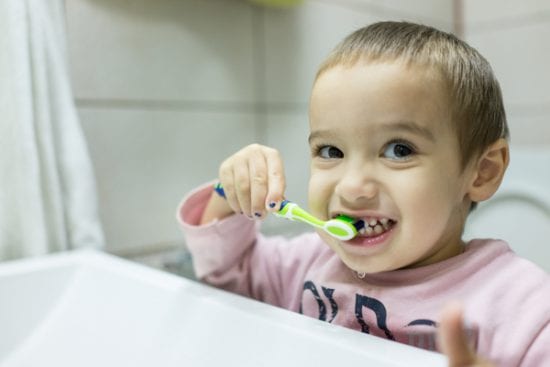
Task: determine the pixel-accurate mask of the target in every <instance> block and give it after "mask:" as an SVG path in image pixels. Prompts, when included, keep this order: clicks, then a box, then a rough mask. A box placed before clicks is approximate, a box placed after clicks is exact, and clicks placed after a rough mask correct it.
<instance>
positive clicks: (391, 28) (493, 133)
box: [316, 21, 509, 169]
mask: <svg viewBox="0 0 550 367" xmlns="http://www.w3.org/2000/svg"><path fill="white" fill-rule="evenodd" d="M394 60H395V61H402V62H405V63H406V64H409V65H419V66H428V67H434V68H435V69H436V70H438V71H439V74H440V76H441V80H442V82H443V83H445V86H446V87H447V89H448V91H449V99H450V103H451V106H450V107H451V114H452V120H453V125H454V126H453V128H454V129H455V131H456V133H457V136H458V142H459V147H460V150H461V152H460V153H461V157H460V158H461V167H462V169H464V168H465V167H466V166H467V165H468V163H469V162H470V161H471V160H472V159H474V158H476V157H477V156H479V155H480V154H482V153H483V151H484V150H485V149H486V148H487V147H489V146H490V145H491V144H492V143H494V142H495V141H497V140H498V139H499V138H505V139H508V137H509V131H508V126H507V123H506V113H505V111H504V105H503V101H502V93H501V90H500V86H499V83H498V81H497V79H496V78H495V76H494V74H493V71H492V69H491V66H490V65H489V62H487V60H486V59H485V58H484V57H483V56H482V55H481V54H480V53H479V52H477V51H476V50H475V49H474V48H473V47H471V46H469V45H468V44H466V43H465V42H463V41H461V40H460V39H458V38H457V37H456V36H454V35H452V34H450V33H446V32H443V31H440V30H438V29H435V28H433V27H429V26H425V25H421V24H414V23H409V22H390V21H388V22H378V23H374V24H371V25H369V26H367V27H364V28H361V29H359V30H357V31H355V32H353V33H352V34H350V35H349V36H347V37H346V38H345V39H344V40H343V41H342V42H340V43H339V44H338V45H337V46H336V47H335V48H334V50H333V51H332V52H331V53H330V55H329V56H328V57H327V59H326V60H325V61H324V62H323V63H322V64H321V66H320V68H319V71H318V72H317V76H316V79H317V78H318V77H319V76H320V75H321V74H323V73H324V72H325V71H326V70H328V69H330V68H332V67H335V66H345V67H346V66H347V67H351V66H354V65H356V64H357V63H358V62H360V61H363V62H377V61H381V62H384V61H394Z"/></svg>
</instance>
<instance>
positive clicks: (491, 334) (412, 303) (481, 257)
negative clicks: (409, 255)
mask: <svg viewBox="0 0 550 367" xmlns="http://www.w3.org/2000/svg"><path fill="white" fill-rule="evenodd" d="M211 193H212V189H211V186H203V187H201V188H199V189H197V190H195V191H194V192H192V193H191V194H189V196H187V197H186V198H185V199H184V201H183V203H182V204H181V206H180V208H179V212H178V216H179V220H180V223H181V225H182V227H183V231H184V234H185V237H186V241H187V246H188V247H189V250H190V251H191V253H192V255H193V260H194V266H195V272H196V275H197V277H198V278H199V279H201V280H203V281H205V282H207V283H209V284H212V285H214V286H216V287H219V288H223V289H226V290H229V291H232V292H235V293H239V294H241V295H244V296H247V297H252V298H254V299H257V300H260V301H263V302H267V303H270V304H272V305H275V306H279V307H283V308H286V309H289V310H292V311H296V312H301V313H303V314H304V315H307V316H311V317H314V318H318V319H320V320H324V321H327V322H331V323H333V324H336V325H341V326H345V327H348V328H351V329H356V330H359V331H362V332H365V333H370V334H373V335H377V336H380V337H383V338H387V339H391V340H396V341H399V342H403V343H407V344H412V345H416V346H419V347H423V348H426V349H433V348H434V339H433V335H434V330H435V326H436V325H437V322H438V316H439V313H440V311H441V309H442V307H443V306H444V305H445V304H446V303H447V302H449V301H451V300H459V301H460V302H461V303H462V304H463V305H464V310H465V318H466V320H468V322H469V324H471V325H473V326H475V327H473V328H472V329H471V330H472V332H471V333H472V340H474V342H475V344H477V351H478V353H480V354H481V355H482V356H485V357H486V358H489V359H490V360H492V361H493V362H494V363H496V364H497V366H550V327H549V320H550V282H549V280H550V279H549V278H550V277H549V276H548V274H547V273H546V272H545V271H543V270H541V269H540V268H538V267H536V266H535V265H534V264H532V263H530V262H529V261H527V260H524V259H522V258H520V257H518V256H517V255H515V254H514V252H512V251H511V250H510V248H509V247H508V245H507V244H506V243H505V242H502V241H497V240H472V241H471V242H469V243H468V245H467V248H466V251H465V252H464V253H462V254H461V255H458V256H455V257H453V258H451V259H447V260H445V261H442V262H439V263H436V264H432V265H427V266H424V267H420V268H415V269H403V270H396V271H390V272H383V273H376V274H367V275H366V276H365V277H364V278H360V277H359V276H358V275H357V274H356V273H355V272H354V271H352V270H351V269H349V268H347V267H346V266H345V265H344V264H343V263H342V262H341V261H340V259H339V258H338V256H337V255H336V254H335V253H334V252H333V251H332V250H331V249H330V248H329V247H328V246H327V245H325V244H324V242H323V241H322V240H321V238H320V237H319V236H318V235H317V234H316V233H307V234H303V235H300V236H298V237H294V238H290V239H287V238H284V237H264V236H262V235H261V234H260V233H259V231H258V227H259V224H258V222H254V221H252V220H249V219H247V218H246V217H244V216H241V215H233V216H231V217H228V218H225V219H223V220H221V221H215V222H213V223H211V224H207V225H203V226H199V225H198V223H199V221H200V218H201V215H202V213H203V211H204V207H205V205H206V203H207V201H208V199H209V197H210V195H211Z"/></svg>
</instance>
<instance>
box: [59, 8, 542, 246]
mask: <svg viewBox="0 0 550 367" xmlns="http://www.w3.org/2000/svg"><path fill="white" fill-rule="evenodd" d="M472 3H474V2H473V1H472ZM495 3H496V2H495ZM510 3H511V2H510ZM486 13H487V12H486ZM66 14H67V30H68V41H69V42H68V45H69V47H68V48H69V49H68V51H69V58H70V65H71V77H72V80H73V88H74V93H75V98H76V104H77V108H78V112H79V115H80V118H81V122H82V125H83V128H84V130H85V134H86V137H87V139H88V144H89V149H90V153H91V156H92V160H93V163H94V167H95V172H96V176H97V181H98V188H99V198H100V214H101V219H102V223H103V227H104V230H105V234H106V239H107V246H108V247H107V249H108V250H110V251H114V252H118V253H132V252H138V253H139V252H140V251H149V250H150V249H155V248H156V249H161V248H170V247H173V246H179V245H181V244H182V243H183V240H182V236H181V233H180V231H179V229H178V226H177V224H176V221H175V210H176V206H177V204H178V202H179V201H180V199H181V198H182V196H183V195H184V194H185V193H186V192H187V191H188V190H190V189H191V188H193V187H195V186H196V185H198V184H201V183H203V182H205V181H206V180H210V179H213V178H214V177H215V176H216V175H217V167H218V165H219V163H220V162H221V161H222V160H223V159H224V158H225V157H226V156H227V155H229V154H230V153H232V152H234V151H236V150H237V149H239V148H240V147H242V146H244V145H246V144H249V143H252V142H259V143H263V144H268V145H271V146H274V147H276V148H278V149H280V150H281V152H282V154H283V156H284V159H285V163H286V172H287V176H288V197H290V198H292V199H294V200H295V201H298V202H299V203H303V204H305V203H306V186H307V185H306V181H307V170H308V163H307V161H308V150H307V145H306V142H307V100H308V95H309V90H310V86H311V83H312V79H313V75H314V73H315V70H316V68H317V65H318V63H319V62H320V61H321V60H322V59H323V58H324V56H325V55H326V54H327V53H328V52H329V50H330V49H331V48H332V47H333V46H334V45H335V44H336V43H337V42H338V41H339V40H340V39H341V38H343V37H344V36H345V35H346V34H348V33H349V32H351V31H352V30H354V29H356V28H358V27H360V26H363V25H366V24H368V23H370V22H373V21H376V20H383V19H394V20H412V21H419V22H424V23H427V24H430V25H434V26H437V27H439V28H442V29H445V30H448V31H451V30H453V27H454V24H453V22H454V20H453V14H454V13H453V2H452V1H450V0H449V1H441V0H418V1H414V2H411V1H408V0H388V1H376V0H339V1H338V0H333V1H331V0H309V1H304V2H303V3H302V4H301V5H299V6H296V7H293V8H288V9H274V8H264V7H259V6H256V5H252V4H250V3H248V2H246V1H245V0H155V1H150V0H67V1H66ZM483 21H485V20H484V19H481V20H479V22H482V23H480V24H486V23H483ZM488 22H489V24H493V23H491V22H492V21H491V20H488ZM497 23H498V22H497ZM476 24H477V23H476ZM480 28H481V30H482V32H481V31H480V32H479V33H480V35H479V36H478V37H477V38H476V37H473V36H472V35H471V34H470V33H468V35H469V36H471V38H473V39H475V40H476V42H478V43H483V42H486V41H487V43H490V39H489V38H490V37H491V36H492V35H494V31H490V30H489V31H487V30H486V28H487V27H483V26H480ZM498 31H499V32H505V31H508V30H507V29H502V27H500V28H498ZM519 46H520V45H518V47H519ZM505 50H509V48H505ZM494 52H497V51H496V50H495V51H494ZM510 53H511V54H512V56H513V57H514V58H517V59H518V60H519V59H520V56H519V55H515V52H512V50H510ZM505 67H506V65H500V66H498V68H499V71H500V69H501V68H505ZM526 72H528V70H527V71H526ZM531 79H533V78H531ZM531 79H529V80H531ZM524 82H525V83H528V81H527V80H526V81H524ZM534 82H536V83H537V85H540V86H542V85H543V81H542V80H538V79H536V78H535V80H534ZM524 97H526V96H525V95H522V94H518V103H520V102H521V101H525V103H532V101H531V99H530V98H527V99H526V98H524ZM541 97H542V95H541ZM539 100H540V98H539ZM547 102H548V101H547ZM537 106H538V105H537ZM525 109H526V108H525V105H520V106H519V108H518V112H517V113H519V111H525ZM529 113H531V111H526V115H529ZM547 113H548V109H547ZM529 116H531V115H529ZM530 123H531V124H533V123H535V122H530ZM280 226H286V228H287V229H288V231H289V232H292V231H296V230H300V229H303V228H302V227H301V226H297V225H296V224H294V223H287V222H284V221H280V220H279V221H268V223H266V230H267V231H275V230H277V229H280V228H277V227H280Z"/></svg>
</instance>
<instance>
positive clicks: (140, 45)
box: [66, 0, 255, 102]
mask: <svg viewBox="0 0 550 367" xmlns="http://www.w3.org/2000/svg"><path fill="white" fill-rule="evenodd" d="M66 9H67V10H66V11H67V23H68V26H67V32H68V37H69V40H68V44H69V56H70V64H71V69H72V73H71V76H72V80H73V84H74V90H75V94H76V97H77V98H81V99H82V98H84V99H85V98H91V99H94V98H95V99H137V100H141V99H145V100H149V99H151V100H158V99H168V100H182V99H183V100H190V101H197V100H199V101H220V102H242V101H252V100H254V93H255V91H254V80H253V77H254V75H253V73H251V70H253V69H254V64H253V62H254V60H253V54H252V10H253V8H252V6H251V5H249V4H248V3H247V2H246V1H227V0H155V1H148V0H70V1H69V0H68V1H66Z"/></svg>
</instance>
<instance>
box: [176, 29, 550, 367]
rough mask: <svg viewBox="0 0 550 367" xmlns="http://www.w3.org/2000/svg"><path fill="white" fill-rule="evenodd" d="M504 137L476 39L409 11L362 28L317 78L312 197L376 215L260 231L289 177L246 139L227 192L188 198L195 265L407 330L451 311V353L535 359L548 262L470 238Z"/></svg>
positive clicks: (340, 319) (348, 319)
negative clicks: (355, 229)
mask: <svg viewBox="0 0 550 367" xmlns="http://www.w3.org/2000/svg"><path fill="white" fill-rule="evenodd" d="M507 137H508V128H507V125H506V118H505V113H504V108H503V103H502V96H501V92H500V87H499V85H498V82H497V81H496V79H495V78H494V76H493V73H492V71H491V69H490V67H489V65H488V63H487V61H486V60H485V59H484V58H483V57H482V56H481V55H479V54H478V53H477V52H476V51H475V50H474V49H472V48H471V47H469V46H468V45H466V44H465V43H463V42H461V41H460V40H458V39H456V38H455V37H454V36H452V35H450V34H447V33H444V32H440V31H438V30H436V29H433V28H430V27H426V26H421V25H416V24H411V23H398V22H381V23H376V24H373V25H370V26H368V27H365V28H363V29H360V30H358V31H356V32H354V33H353V34H351V35H350V36H348V37H347V38H346V39H344V40H343V41H342V43H340V45H338V46H337V47H336V49H335V50H334V51H333V52H332V54H331V55H330V56H329V57H328V59H327V60H326V61H325V62H324V63H323V65H322V66H321V68H320V70H319V72H318V74H317V77H316V79H315V83H314V86H313V90H312V94H311V100H310V136H309V145H310V147H311V172H310V182H309V208H310V211H311V212H312V213H313V214H314V215H316V216H318V217H319V218H322V219H328V218H332V217H335V216H337V215H339V214H346V215H348V216H351V217H353V218H357V219H361V220H363V221H364V222H365V223H366V228H365V230H363V231H362V233H361V234H360V235H359V236H357V237H356V238H354V239H352V240H349V241H340V240H336V239H334V238H331V237H330V236H329V235H327V234H326V233H323V232H319V233H317V234H314V233H310V234H304V235H301V236H298V237H296V238H293V239H290V240H287V239H283V238H266V237H264V236H262V235H261V234H259V233H258V232H257V226H256V225H255V222H253V221H249V220H247V219H246V217H249V218H263V217H265V215H266V213H267V212H268V211H274V210H277V209H278V207H279V205H280V202H281V200H282V199H283V197H284V195H283V194H284V187H285V181H284V170H283V164H282V161H281V158H280V157H279V154H278V152H277V151H275V150H274V149H271V148H268V147H264V146H259V145H251V146H248V147H245V148H244V149H242V150H241V151H239V152H238V153H236V154H234V155H233V156H231V157H229V158H228V159H227V160H225V161H224V162H223V163H222V165H221V167H220V172H219V180H220V182H221V183H222V184H223V186H224V190H225V194H226V197H227V199H226V200H225V199H222V198H221V197H219V196H217V195H215V194H214V195H212V189H211V187H203V188H201V189H198V190H196V191H195V192H193V193H192V194H191V195H190V196H189V197H188V198H187V199H186V200H185V201H184V203H183V205H182V207H181V208H180V212H179V215H180V220H181V222H182V225H183V228H184V231H185V234H186V237H187V244H188V246H189V249H190V251H191V252H192V254H193V256H194V260H195V269H196V273H197V276H198V277H199V278H201V279H203V280H205V281H207V282H209V283H211V284H214V285H216V286H218V287H221V288H224V289H228V290H231V291H234V292H237V293H240V294H243V295H246V296H250V297H253V298H256V299H259V300H262V301H265V302H268V303H271V304H274V305H277V306H281V307H284V308H287V309H290V310H294V311H299V312H301V313H303V314H305V315H309V316H312V317H316V318H319V319H321V320H325V321H328V322H332V323H335V324H338V325H342V326H346V327H350V328H354V329H357V330H360V331H362V332H366V333H371V334H374V335H379V336H381V337H384V338H387V339H391V340H396V341H400V342H404V343H409V344H418V343H415V340H417V336H418V335H424V334H423V333H426V331H430V330H435V327H436V326H438V325H440V326H441V327H440V328H438V329H439V331H438V335H439V340H438V347H439V348H438V349H440V350H442V351H443V352H444V353H445V354H446V355H447V356H448V357H449V363H450V365H451V366H459V365H460V366H462V365H491V364H490V362H488V361H487V360H491V361H492V362H491V363H495V364H496V365H498V366H518V365H522V366H540V365H542V364H543V361H545V360H550V359H549V357H550V348H548V345H550V328H549V327H548V323H549V320H550V305H549V301H548V300H549V299H550V288H549V287H550V286H549V282H548V275H547V274H546V273H545V272H544V271H542V270H540V269H538V268H536V267H535V266H534V265H532V264H531V263H529V262H527V261H525V260H522V259H520V258H518V257H517V256H516V255H515V254H514V253H513V252H512V251H511V250H510V249H509V247H508V246H507V244H505V243H504V242H502V241H496V240H472V241H470V242H469V243H468V244H466V243H464V242H463V241H462V238H461V237H462V232H463V229H464V224H465V221H466V217H467V215H468V213H469V212H470V211H471V210H472V209H473V208H474V207H475V205H476V203H477V202H479V201H482V200H486V199H488V198H490V197H491V196H492V195H493V194H494V192H495V191H496V190H497V188H498V186H499V185H500V182H501V180H502V177H503V175H504V172H505V170H506V167H507V165H508V160H509V154H508V143H507ZM235 213H237V215H234V214H235ZM239 214H244V215H239ZM327 245H328V246H327ZM457 299H458V300H460V301H461V303H462V304H463V306H460V307H459V306H456V304H453V303H450V301H452V300H457ZM449 303H450V305H449ZM446 305H447V308H446V309H445V311H443V313H442V314H441V310H442V309H443V308H444V307H445V306H446ZM462 308H463V311H462ZM463 313H464V316H465V318H466V319H467V320H468V322H469V323H471V325H473V326H474V328H470V329H469V333H470V336H473V338H470V340H473V343H474V344H475V347H476V348H477V354H476V353H475V352H474V351H473V350H472V349H473V348H472V347H471V346H470V345H469V342H468V340H467V339H468V338H467V335H466V334H465V332H464V331H463V328H462V324H463V323H462V314H463ZM428 335H429V334H428ZM433 343H434V341H433V340H432V339H430V338H428V339H427V340H424V339H423V340H422V343H421V344H423V345H424V346H425V347H428V348H432V347H433ZM480 356H481V357H480Z"/></svg>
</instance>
